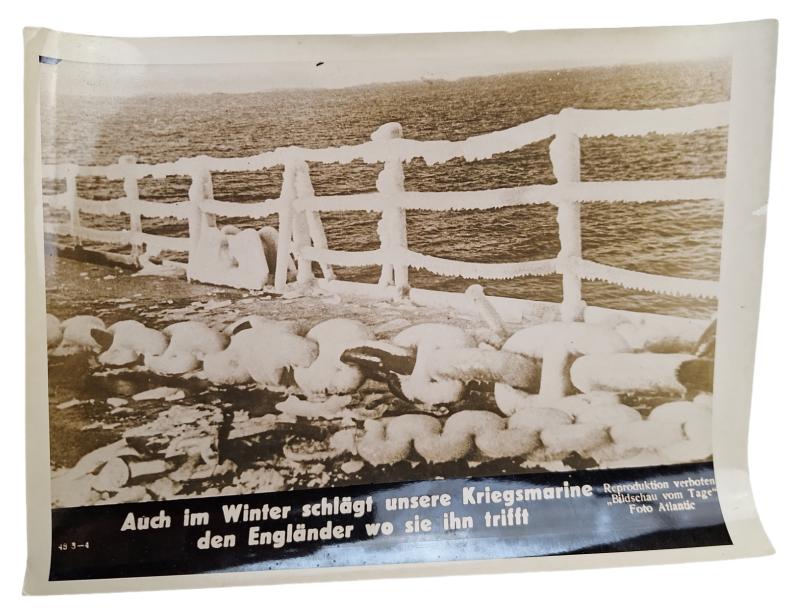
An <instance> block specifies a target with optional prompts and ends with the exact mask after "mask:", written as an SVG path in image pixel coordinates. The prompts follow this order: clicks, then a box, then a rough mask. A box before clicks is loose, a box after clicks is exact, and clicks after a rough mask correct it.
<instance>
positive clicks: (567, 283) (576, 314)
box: [539, 117, 586, 400]
mask: <svg viewBox="0 0 800 612" xmlns="http://www.w3.org/2000/svg"><path fill="white" fill-rule="evenodd" d="M550 161H551V162H552V164H553V174H554V175H555V177H556V180H557V181H558V185H559V190H558V198H557V200H556V202H554V204H555V205H556V206H558V216H557V221H558V238H559V241H560V242H561V250H560V251H559V253H558V257H557V258H556V270H557V271H558V272H559V273H560V274H561V279H562V281H561V282H562V292H563V296H562V300H561V320H562V321H579V320H582V319H583V310H584V308H585V307H586V303H585V302H584V301H583V300H582V299H581V276H580V262H581V258H582V248H581V205H580V202H578V201H577V200H575V198H574V197H573V193H572V189H571V186H572V185H575V184H576V183H578V182H580V180H581V143H580V138H579V137H578V135H577V134H574V133H572V132H571V131H570V130H569V129H568V128H567V126H566V125H565V121H564V119H563V117H559V123H558V128H557V129H556V134H555V138H554V139H553V141H552V142H551V143H550ZM568 359H569V347H568V346H566V345H553V346H549V347H547V349H546V350H545V351H544V354H543V355H542V376H541V383H540V388H539V395H540V396H541V397H542V399H544V400H556V399H559V398H561V397H564V395H565V393H566V392H567V389H568V387H569V376H568V374H566V369H567V362H568Z"/></svg>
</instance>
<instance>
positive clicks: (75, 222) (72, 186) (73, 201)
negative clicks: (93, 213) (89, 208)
mask: <svg viewBox="0 0 800 612" xmlns="http://www.w3.org/2000/svg"><path fill="white" fill-rule="evenodd" d="M77 174H78V170H77V168H76V167H75V166H73V165H72V164H70V165H69V166H67V168H66V173H65V176H64V183H65V188H64V195H65V196H66V199H67V210H68V211H69V223H70V226H71V229H70V232H71V233H72V237H73V242H74V244H75V246H76V247H80V246H81V243H82V242H83V241H82V240H81V211H80V208H79V207H78V180H77Z"/></svg>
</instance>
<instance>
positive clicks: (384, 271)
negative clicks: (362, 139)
mask: <svg viewBox="0 0 800 612" xmlns="http://www.w3.org/2000/svg"><path fill="white" fill-rule="evenodd" d="M402 137H403V127H402V126H401V125H400V124H399V123H386V124H384V125H382V126H381V127H379V128H378V129H377V130H375V132H373V133H372V136H371V138H372V140H373V141H391V140H392V139H395V138H402ZM404 183H405V173H404V172H403V160H402V159H400V158H388V159H386V161H385V162H384V164H383V170H381V172H380V174H379V175H378V180H377V183H376V186H377V188H378V192H379V193H381V194H385V195H390V196H391V195H395V194H400V193H403V192H404V191H405V186H404ZM378 237H379V238H380V240H381V248H382V249H383V248H386V247H389V248H391V247H400V248H403V249H405V248H407V247H408V235H407V230H406V211H405V209H403V208H401V207H400V206H396V205H394V204H392V203H389V204H388V205H387V206H385V207H384V209H383V211H382V213H381V220H380V221H379V222H378ZM392 281H393V282H394V285H395V287H397V289H398V290H399V291H400V292H401V293H404V292H406V291H408V266H407V265H405V264H403V263H400V262H393V263H384V264H383V267H382V268H381V278H380V281H379V284H380V285H381V286H383V287H385V286H388V285H389V284H391V283H392Z"/></svg>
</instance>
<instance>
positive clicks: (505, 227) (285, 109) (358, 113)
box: [42, 61, 730, 317]
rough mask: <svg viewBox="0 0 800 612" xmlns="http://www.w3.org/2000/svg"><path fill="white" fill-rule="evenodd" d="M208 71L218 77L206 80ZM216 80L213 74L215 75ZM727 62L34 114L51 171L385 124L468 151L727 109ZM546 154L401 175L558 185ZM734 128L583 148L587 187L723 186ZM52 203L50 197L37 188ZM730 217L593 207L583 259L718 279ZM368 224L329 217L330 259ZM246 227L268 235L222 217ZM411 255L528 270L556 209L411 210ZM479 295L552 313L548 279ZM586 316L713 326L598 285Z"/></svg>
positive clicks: (234, 180) (355, 241)
mask: <svg viewBox="0 0 800 612" xmlns="http://www.w3.org/2000/svg"><path fill="white" fill-rule="evenodd" d="M209 69H211V68H209ZM217 69H220V68H217ZM729 86H730V64H729V63H728V62H727V61H719V62H712V63H687V64H680V65H665V64H657V65H639V66H624V67H612V68H594V69H572V70H559V71H546V72H528V73H515V74H506V75H498V76H491V77H477V78H469V79H461V80H458V81H416V82H409V83H395V84H380V85H370V86H359V87H352V88H346V89H338V90H273V91H265V92H260V93H250V94H198V95H165V96H142V97H134V98H114V97H91V98H89V97H86V98H84V97H72V96H58V95H57V93H56V95H55V96H54V97H53V98H52V99H51V100H49V101H46V102H45V104H44V105H43V108H42V148H43V160H44V161H45V162H65V161H72V162H78V163H84V164H110V163H114V162H115V161H116V160H117V158H118V157H119V156H120V155H125V154H133V155H136V157H137V158H138V159H139V160H140V161H142V162H149V163H156V162H163V161H172V160H175V159H177V158H180V157H185V156H194V155H200V154H207V155H213V156H219V157H239V156H244V155H252V154H256V153H260V152H263V151H267V150H271V149H274V148H276V147H280V146H286V145H300V146H306V147H324V146H336V145H342V144H357V143H360V142H363V141H365V140H368V139H369V136H370V134H371V133H372V132H373V131H374V130H375V129H376V128H377V127H379V126H380V125H381V124H383V123H387V122H390V121H397V122H400V123H401V124H402V126H403V130H404V134H405V136H406V137H408V138H416V139H424V140H428V139H450V140H456V139H464V138H466V137H468V136H472V135H476V134H482V133H486V132H490V131H493V130H498V129H502V128H507V127H511V126H514V125H517V124H519V123H522V122H525V121H530V120H533V119H535V118H537V117H541V116H543V115H547V114H549V113H556V112H558V111H560V110H561V109H562V108H565V107H576V108H591V109H604V108H614V109H643V108H668V107H678V106H687V105H693V104H700V103H710V102H720V101H724V100H727V99H728V98H729ZM548 145H549V140H547V141H543V142H539V143H535V144H532V145H529V146H526V147H523V148H521V149H518V150H516V151H513V152H510V153H507V154H502V155H497V156H495V157H493V158H492V159H489V160H484V161H478V162H470V163H467V162H464V161H452V162H447V163H443V164H437V165H434V166H430V167H428V166H426V165H425V164H424V162H422V161H421V160H415V161H413V162H412V163H409V164H406V168H405V172H406V189H407V190H409V191H464V190H474V189H490V188H499V187H512V186H519V185H527V184H532V183H545V184H546V183H553V182H555V178H554V177H553V173H552V168H551V165H550V161H549V156H548ZM726 148H727V130H725V129H715V130H707V131H702V132H697V133H694V134H690V135H675V136H655V135H654V136H647V137H637V138H616V137H604V138H584V139H582V141H581V154H582V177H581V178H582V180H584V181H603V180H638V179H671V178H674V179H677V178H703V177H715V178H720V177H724V176H725V156H726ZM380 169H381V168H380V165H374V164H365V163H363V162H356V163H352V164H346V165H339V164H332V165H321V164H312V167H311V176H312V181H313V183H314V187H315V190H316V193H317V194H321V195H333V194H346V193H361V192H366V191H372V190H374V189H375V180H376V178H377V174H378V172H379V171H380ZM280 183H281V169H280V168H274V169H270V170H267V171H264V172H257V173H231V174H225V173H221V174H215V175H214V190H215V196H216V197H217V199H221V200H230V201H237V202H258V201H260V200H263V199H265V198H271V197H276V196H277V195H278V194H279V192H280ZM54 188H55V189H58V186H57V185H45V189H54ZM140 189H141V195H142V198H144V199H149V200H156V201H162V202H178V201H181V200H185V199H186V198H187V189H188V179H187V178H184V177H172V178H170V179H166V180H154V179H143V180H142V181H140ZM78 190H79V194H80V195H82V196H83V197H88V198H94V199H106V198H111V197H119V196H121V195H122V185H121V182H119V181H106V180H99V179H88V178H84V179H79V181H78ZM722 216H723V206H722V203H721V202H718V201H709V200H703V201H691V202H686V201H678V202H668V203H642V204H623V203H607V202H596V203H587V204H585V205H584V206H583V208H582V222H583V256H584V257H585V258H586V259H590V260H593V261H597V262H600V263H604V264H609V265H614V266H620V267H624V268H628V269H632V270H638V271H642V272H649V273H654V274H664V275H671V276H681V277H688V278H697V279H717V278H718V275H719V259H720V248H721V237H722ZM377 220H378V215H377V214H374V213H362V212H354V213H327V214H324V215H323V221H324V224H325V229H326V233H327V236H328V242H329V246H330V247H331V248H334V249H347V250H368V249H374V248H377V247H378V236H377V232H376V224H377ZM81 222H82V223H83V224H86V225H89V226H96V227H103V228H108V229H116V228H123V227H127V218H126V216H124V215H121V216H119V217H111V218H106V217H101V218H95V217H91V216H88V215H82V217H81ZM226 222H230V223H235V224H237V225H241V226H245V225H247V226H253V225H258V224H269V225H276V223H277V220H276V219H269V220H265V221H263V222H261V221H259V222H257V223H256V222H254V221H253V220H250V219H233V218H230V219H227V220H226ZM144 229H145V231H148V232H154V233H164V234H169V235H186V234H187V232H186V227H185V223H183V222H179V221H177V220H174V221H170V220H162V219H145V220H144ZM408 242H409V247H410V248H412V249H414V250H416V251H420V252H422V253H425V254H430V255H436V256H440V257H447V258H451V259H461V260H468V261H481V262H501V261H507V262H512V261H527V260H532V259H542V258H550V257H554V256H556V254H557V253H558V249H559V243H558V229H557V225H556V210H555V208H554V207H552V206H549V205H532V206H515V207H509V208H501V209H496V210H488V211H472V212H470V211H467V212H427V211H409V212H408ZM336 271H337V275H338V276H339V277H340V278H344V279H349V280H360V281H368V282H372V281H376V280H377V278H378V275H379V270H378V268H377V267H375V268H351V269H348V268H337V270H336ZM410 278H411V283H412V285H413V286H416V287H425V288H433V289H442V290H448V291H463V290H464V289H465V288H466V287H467V286H469V285H470V284H472V283H473V282H474V281H470V280H465V279H460V278H449V277H442V276H436V275H433V274H430V273H428V272H425V271H415V270H412V271H411V275H410ZM481 284H483V285H484V287H485V288H486V291H487V293H488V294H491V295H504V296H510V297H519V298H526V299H535V300H545V301H554V302H558V301H560V300H561V280H560V277H559V276H557V275H552V276H547V277H532V278H531V277H529V278H520V279H513V280H504V281H483V282H482V283H481ZM584 299H585V300H586V301H587V302H588V303H589V304H591V305H597V306H606V307H612V308H622V309H627V310H638V311H647V312H659V313H663V314H676V315H683V316H697V317H709V316H713V313H714V311H715V310H716V303H715V302H714V301H713V300H697V299H690V298H679V297H674V296H664V295H659V294H652V293H641V292H637V291H629V290H627V289H624V288H621V287H616V286H614V285H610V284H607V283H604V282H600V281H592V282H584Z"/></svg>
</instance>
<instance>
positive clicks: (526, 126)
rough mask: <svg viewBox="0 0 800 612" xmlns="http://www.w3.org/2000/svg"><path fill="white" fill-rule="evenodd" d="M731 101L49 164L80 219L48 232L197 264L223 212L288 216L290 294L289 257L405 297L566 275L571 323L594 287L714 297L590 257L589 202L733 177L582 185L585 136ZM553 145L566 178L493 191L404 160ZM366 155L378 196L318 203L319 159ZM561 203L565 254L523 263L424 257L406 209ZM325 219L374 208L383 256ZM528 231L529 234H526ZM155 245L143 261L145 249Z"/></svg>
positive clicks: (634, 128)
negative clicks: (424, 282)
mask: <svg viewBox="0 0 800 612" xmlns="http://www.w3.org/2000/svg"><path fill="white" fill-rule="evenodd" d="M727 123H728V104H727V103H718V104H703V105H698V106H692V107H685V108H675V109H664V110H662V109H657V110H633V111H620V110H582V109H571V108H569V109H564V110H562V111H561V112H560V113H558V114H555V115H547V116H545V117H541V118H539V119H535V120H533V121H529V122H527V123H523V124H520V125H517V126H514V127H511V128H508V129H505V130H499V131H496V132H491V133H488V134H482V135H479V136H472V137H470V138H467V139H465V140H460V141H447V140H435V141H417V140H411V139H406V138H403V135H402V127H401V126H400V125H399V124H397V123H389V124H386V125H383V126H381V127H380V128H379V129H378V130H376V131H375V132H374V133H373V134H372V137H371V140H370V141H368V142H364V143H361V144H358V145H346V146H339V147H328V148H321V149H308V148H302V147H282V148H278V149H275V150H274V151H269V152H265V153H261V154H258V155H253V156H250V157H240V158H216V157H209V156H197V157H192V158H182V159H179V160H177V161H175V162H168V163H160V164H139V163H136V160H135V159H134V158H132V157H129V156H126V157H122V158H120V159H119V161H118V163H116V164H112V165H109V166H81V165H75V164H60V165H44V167H43V177H44V178H50V179H65V180H66V189H65V191H64V192H63V193H60V194H56V195H50V196H45V202H46V204H48V205H49V206H51V207H60V208H64V209H67V210H68V211H69V212H70V223H66V224H47V225H46V227H45V231H46V232H50V233H55V234H61V235H70V236H73V237H74V239H75V240H76V241H77V242H78V243H80V241H81V240H93V241H101V242H112V243H117V244H130V245H132V254H133V256H134V258H136V259H137V260H138V261H142V259H141V258H142V257H144V258H145V259H148V258H150V257H152V256H154V255H156V254H158V253H159V252H161V251H165V250H178V251H188V252H189V258H190V263H191V258H192V251H193V248H195V247H196V245H197V243H198V240H199V236H200V234H201V233H202V231H203V228H204V227H213V226H215V225H216V216H217V215H225V216H238V217H251V218H256V219H257V218H264V217H267V216H269V215H273V214H277V215H278V217H279V233H278V244H277V261H276V264H275V270H274V271H273V272H274V285H275V288H276V289H277V290H282V289H283V288H284V287H285V285H286V282H287V274H288V270H289V269H290V266H291V261H290V257H291V256H292V255H294V257H295V259H296V260H297V275H298V280H299V281H301V282H308V281H311V280H313V278H314V273H313V271H312V262H317V263H318V264H319V265H320V266H321V268H322V271H323V274H324V276H325V277H327V278H330V277H331V276H332V272H331V268H330V266H332V265H341V266H370V265H379V266H381V267H382V271H381V277H380V281H379V283H380V284H381V285H383V286H390V285H394V286H396V287H397V288H398V290H400V291H404V290H406V289H407V288H408V268H409V267H413V268H424V269H426V270H429V271H431V272H433V273H436V274H442V275H448V276H460V277H464V278H471V279H508V278H515V277H521V276H533V275H547V274H560V275H561V276H562V286H563V300H562V304H561V314H562V318H563V319H565V320H573V319H576V318H579V317H580V316H581V314H582V311H583V308H584V306H585V304H584V302H583V300H582V298H581V281H582V280H583V279H600V280H603V281H606V282H610V283H614V284H617V285H621V286H624V287H628V288H631V289H638V290H643V291H651V292H659V293H666V294H673V295H682V296H693V297H702V298H713V297H716V295H717V283H716V282H713V281H704V280H694V279H684V278H675V277H669V276H660V275H654V274H646V273H642V272H635V271H631V270H626V269H623V268H616V267H612V266H607V265H604V264H600V263H596V262H592V261H588V260H585V259H583V257H582V249H581V217H580V207H581V203H582V202H589V201H615V202H616V201H619V202H630V203H637V202H653V201H673V200H700V199H717V200H721V199H723V196H724V180H723V179H711V178H703V179H680V180H637V181H605V182H582V181H581V176H580V175H581V172H580V168H581V159H580V138H581V137H596V136H619V137H629V136H644V135H648V134H679V133H690V132H695V131H699V130H706V129H712V128H716V127H722V126H726V125H727ZM550 137H554V138H553V140H552V141H551V144H550V159H551V163H552V166H553V174H554V175H555V177H556V180H557V182H556V183H555V184H552V185H528V186H524V187H513V188H501V189H487V190H478V191H457V192H409V191H405V189H404V181H405V176H404V171H403V164H404V163H406V162H409V161H410V160H412V159H414V158H422V159H423V160H424V161H425V162H426V163H427V164H429V165H430V164H437V163H442V162H445V161H448V160H452V159H456V158H463V159H464V160H466V161H475V160H480V159H487V158H490V157H492V156H493V155H497V154H500V153H505V152H508V151H512V150H515V149H518V148H520V147H523V146H525V145H528V144H531V143H534V142H538V141H541V140H544V139H547V138H550ZM358 159H361V160H363V161H365V162H367V163H376V162H382V163H383V165H384V167H383V169H382V171H381V172H380V174H379V176H378V180H377V184H376V188H377V189H376V191H375V192H371V193H364V194H353V195H342V196H317V195H315V193H314V188H313V185H312V183H311V179H310V177H309V173H308V162H320V163H343V164H344V163H349V162H352V161H354V160H358ZM275 166H283V168H284V171H283V187H282V190H281V195H280V197H278V198H276V199H271V200H266V201H264V202H262V203H258V204H238V203H233V202H221V201H218V200H215V199H214V195H213V187H212V179H211V175H212V173H213V172H253V171H259V170H264V169H267V168H271V167H275ZM173 175H184V176H189V177H191V179H192V183H191V187H190V189H189V200H188V201H187V202H182V203H177V204H162V203H157V202H147V201H143V200H141V199H140V197H139V189H138V180H139V179H142V178H144V177H148V176H152V177H154V178H164V177H167V176H173ZM77 176H102V177H106V178H109V179H122V180H123V184H124V190H125V197H123V198H120V199H115V200H108V201H94V200H87V199H83V198H80V197H78V196H77V192H76V186H75V184H76V177H77ZM544 204H550V205H554V206H556V207H557V208H558V216H557V220H558V227H559V239H560V244H561V248H560V251H559V253H558V255H557V256H556V257H555V258H553V259H546V260H539V261H529V262H514V263H474V262H464V261H458V260H450V259H443V258H439V257H433V256H430V255H424V254H422V253H417V252H414V251H411V250H409V249H408V243H407V235H406V223H405V211H406V210H407V209H417V210H439V211H450V210H475V209H491V208H499V207H504V206H516V205H544ZM82 211H83V212H87V213H90V214H101V215H113V214H119V213H126V214H128V215H129V216H130V228H129V229H128V230H123V231H103V230H99V229H94V228H86V227H83V226H81V224H80V214H79V213H80V212H82ZM322 211H375V212H379V213H381V220H380V221H379V223H378V235H379V237H380V248H379V249H377V250H374V251H337V250H331V249H329V248H328V246H327V243H326V240H325V233H324V229H323V227H322V223H321V221H320V217H319V213H320V212H322ZM143 216H145V217H162V218H163V217H173V218H174V217H177V218H180V219H186V220H187V223H188V226H189V238H174V237H167V236H159V235H154V234H146V233H144V232H142V226H141V218H142V217H143ZM520 231H524V228H520ZM142 246H144V247H145V251H144V253H143V252H142V251H141V247H142Z"/></svg>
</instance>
